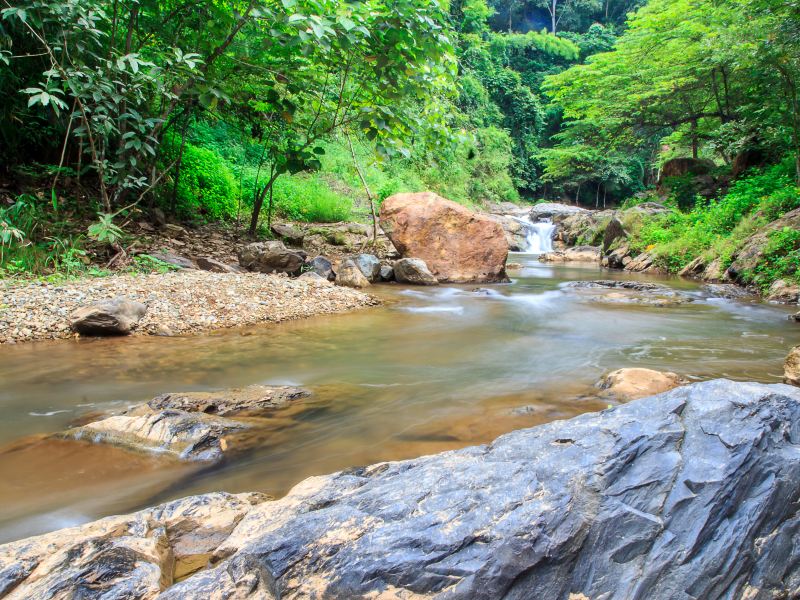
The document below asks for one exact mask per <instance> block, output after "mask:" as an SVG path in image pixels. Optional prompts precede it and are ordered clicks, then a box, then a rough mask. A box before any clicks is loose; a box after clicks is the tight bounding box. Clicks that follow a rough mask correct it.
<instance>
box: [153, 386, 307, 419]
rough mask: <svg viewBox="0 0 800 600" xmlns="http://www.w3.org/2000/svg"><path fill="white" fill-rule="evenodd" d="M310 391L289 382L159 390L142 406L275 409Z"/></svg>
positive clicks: (223, 412) (217, 411) (218, 411)
mask: <svg viewBox="0 0 800 600" xmlns="http://www.w3.org/2000/svg"><path fill="white" fill-rule="evenodd" d="M310 395H311V392H309V391H308V390H304V389H302V388H298V387H293V386H289V385H251V386H248V387H246V388H237V389H227V390H220V391H218V392H181V393H171V394H162V395H160V396H156V397H155V398H153V399H152V400H150V401H149V402H148V403H147V404H146V405H144V406H145V407H146V408H147V409H148V410H151V411H161V410H167V409H173V410H183V411H187V412H201V413H205V414H209V415H218V416H220V417H230V416H233V415H254V414H260V413H263V412H264V411H269V410H275V409H277V408H282V407H284V406H288V405H289V404H291V403H292V402H294V401H295V400H300V399H302V398H308V397H309V396H310Z"/></svg>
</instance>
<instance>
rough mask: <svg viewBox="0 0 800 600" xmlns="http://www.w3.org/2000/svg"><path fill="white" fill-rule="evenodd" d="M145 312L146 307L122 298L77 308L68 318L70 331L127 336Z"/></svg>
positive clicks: (84, 333)
mask: <svg viewBox="0 0 800 600" xmlns="http://www.w3.org/2000/svg"><path fill="white" fill-rule="evenodd" d="M146 312H147V306H145V305H144V304H142V303H141V302H134V301H132V300H128V299H127V298H124V297H122V296H119V297H117V298H114V299H113V300H106V301H104V302H98V303H97V304H92V305H91V306H85V307H82V308H79V309H78V310H76V311H75V312H73V313H72V314H71V315H70V317H69V326H70V329H72V331H74V332H76V333H80V334H81V335H90V336H91V335H95V336H104V335H127V334H129V333H130V332H131V329H133V328H134V327H135V326H136V324H137V323H138V322H139V320H140V319H141V318H142V317H143V316H144V314H145V313H146Z"/></svg>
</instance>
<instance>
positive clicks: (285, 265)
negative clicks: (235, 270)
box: [239, 240, 305, 275]
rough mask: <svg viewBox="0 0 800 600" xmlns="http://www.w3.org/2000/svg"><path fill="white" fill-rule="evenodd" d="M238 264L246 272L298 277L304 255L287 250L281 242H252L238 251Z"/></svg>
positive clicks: (303, 261) (303, 262)
mask: <svg viewBox="0 0 800 600" xmlns="http://www.w3.org/2000/svg"><path fill="white" fill-rule="evenodd" d="M239 264H240V265H242V266H243V267H244V268H245V269H247V270H248V271H257V272H259V273H287V274H289V275H299V274H300V271H301V270H302V268H303V265H304V264H305V253H301V252H297V251H294V250H289V249H287V248H286V246H284V245H283V242H279V241H277V240H273V241H269V242H254V243H252V244H248V245H247V246H245V247H244V248H242V249H241V250H240V251H239Z"/></svg>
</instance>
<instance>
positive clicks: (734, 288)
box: [703, 283, 756, 300]
mask: <svg viewBox="0 0 800 600" xmlns="http://www.w3.org/2000/svg"><path fill="white" fill-rule="evenodd" d="M703 290H704V291H705V292H706V293H708V294H710V295H711V296H715V297H717V298H726V299H728V300H755V299H756V296H755V294H753V292H751V291H750V290H748V289H747V288H743V287H741V286H738V285H736V284H734V283H709V284H707V285H704V286H703Z"/></svg>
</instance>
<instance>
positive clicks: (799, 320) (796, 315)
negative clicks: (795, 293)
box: [789, 312, 800, 323]
mask: <svg viewBox="0 0 800 600" xmlns="http://www.w3.org/2000/svg"><path fill="white" fill-rule="evenodd" d="M789 320H790V321H794V322H795V323H800V312H796V313H794V314H793V315H789Z"/></svg>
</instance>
